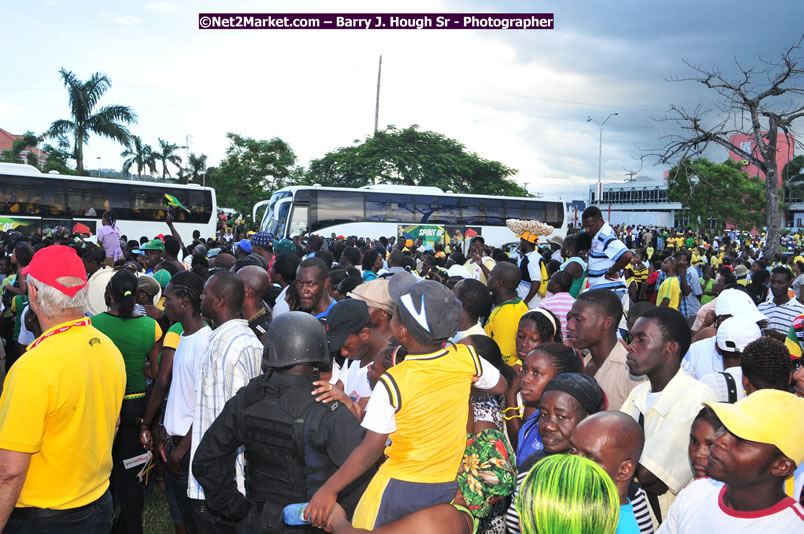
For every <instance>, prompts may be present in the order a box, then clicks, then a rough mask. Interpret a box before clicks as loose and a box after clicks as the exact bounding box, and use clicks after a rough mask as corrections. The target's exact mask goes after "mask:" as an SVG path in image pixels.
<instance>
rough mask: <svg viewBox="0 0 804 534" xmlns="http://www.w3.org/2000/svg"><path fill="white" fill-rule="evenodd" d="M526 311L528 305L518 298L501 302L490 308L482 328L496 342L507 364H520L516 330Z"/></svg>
mask: <svg viewBox="0 0 804 534" xmlns="http://www.w3.org/2000/svg"><path fill="white" fill-rule="evenodd" d="M527 311H528V306H527V305H526V304H525V303H524V302H522V299H520V298H515V299H513V300H509V301H508V302H503V303H502V304H500V305H499V306H497V307H496V308H494V310H492V312H491V315H490V316H489V320H488V322H487V323H486V326H485V328H484V330H485V331H486V334H488V336H489V337H490V338H491V339H493V340H494V341H496V342H497V345H498V346H499V347H500V352H501V353H502V357H503V360H504V361H505V363H506V364H508V365H515V364H519V365H521V364H522V362H521V361H519V356H518V355H517V353H516V332H517V330H519V320H520V319H521V318H522V316H523V315H525V313H527Z"/></svg>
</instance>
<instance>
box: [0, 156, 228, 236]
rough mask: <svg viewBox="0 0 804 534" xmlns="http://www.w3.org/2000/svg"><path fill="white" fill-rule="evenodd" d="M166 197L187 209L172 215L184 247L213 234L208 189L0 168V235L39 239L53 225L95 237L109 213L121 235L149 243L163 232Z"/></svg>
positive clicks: (29, 168) (211, 192) (21, 167)
mask: <svg viewBox="0 0 804 534" xmlns="http://www.w3.org/2000/svg"><path fill="white" fill-rule="evenodd" d="M165 193H168V194H170V195H173V196H174V197H176V198H177V199H178V200H179V202H181V203H182V205H183V206H185V207H186V208H187V209H189V210H190V213H187V212H185V211H183V210H176V209H174V210H173V212H174V213H173V216H174V225H175V227H176V230H177V231H178V232H179V234H180V235H181V237H182V239H183V240H184V242H185V243H187V244H189V243H191V242H192V236H193V231H194V230H198V231H200V232H201V236H202V237H213V236H214V235H215V224H216V215H217V211H216V204H215V190H214V189H212V188H209V187H201V186H200V185H177V184H166V183H159V182H139V181H133V180H116V179H112V178H98V177H90V176H66V175H61V174H56V173H55V172H53V173H51V174H44V173H41V172H39V170H38V169H37V168H36V167H33V166H31V165H22V164H18V163H0V230H4V231H7V232H8V231H11V230H15V231H19V232H22V233H27V234H32V233H43V234H44V233H47V232H48V231H49V230H52V229H53V228H55V227H57V226H63V227H65V228H69V229H70V230H71V231H78V232H81V231H85V229H84V227H86V228H87V229H89V231H90V232H91V234H92V235H95V234H96V233H97V230H98V229H99V228H100V227H101V216H102V215H103V212H104V211H106V210H109V209H110V210H112V211H113V212H114V213H115V214H116V215H117V225H118V226H119V227H120V232H121V234H122V235H125V236H127V237H128V238H129V239H137V240H138V239H139V238H140V236H146V237H148V238H153V237H154V236H156V235H158V234H167V233H168V227H167V225H166V224H165V217H166V215H167V208H166V207H165ZM79 225H82V226H79Z"/></svg>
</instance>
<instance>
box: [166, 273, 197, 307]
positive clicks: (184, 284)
mask: <svg viewBox="0 0 804 534" xmlns="http://www.w3.org/2000/svg"><path fill="white" fill-rule="evenodd" d="M168 286H169V287H170V289H171V291H173V293H175V294H176V296H177V297H181V298H185V299H187V300H188V301H189V302H190V306H192V307H193V310H194V311H199V310H200V309H201V293H203V291H204V279H203V278H201V277H200V276H198V275H197V274H196V273H194V272H191V271H182V272H180V273H177V274H176V276H174V277H173V278H171V279H170V282H169V283H168Z"/></svg>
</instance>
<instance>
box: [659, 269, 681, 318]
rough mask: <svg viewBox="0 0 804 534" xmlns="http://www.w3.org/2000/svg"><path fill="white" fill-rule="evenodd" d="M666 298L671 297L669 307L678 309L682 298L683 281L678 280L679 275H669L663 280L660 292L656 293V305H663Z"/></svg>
mask: <svg viewBox="0 0 804 534" xmlns="http://www.w3.org/2000/svg"><path fill="white" fill-rule="evenodd" d="M666 298H669V299H670V304H669V306H668V307H670V308H673V309H674V310H677V309H678V304H679V302H680V300H681V283H680V282H679V281H678V277H677V276H668V277H667V279H666V280H665V281H664V282H662V285H660V286H659V293H658V294H657V295H656V305H657V306H659V305H661V303H662V302H663V301H664V299H666Z"/></svg>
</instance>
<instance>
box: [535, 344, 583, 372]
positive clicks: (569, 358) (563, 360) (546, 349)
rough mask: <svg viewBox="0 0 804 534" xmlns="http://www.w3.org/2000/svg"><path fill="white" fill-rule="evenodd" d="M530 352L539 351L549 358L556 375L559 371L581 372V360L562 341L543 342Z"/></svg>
mask: <svg viewBox="0 0 804 534" xmlns="http://www.w3.org/2000/svg"><path fill="white" fill-rule="evenodd" d="M531 352H541V353H542V354H545V355H546V356H548V357H549V358H550V361H551V362H552V364H553V368H554V369H555V370H556V375H559V374H561V373H582V372H583V360H581V357H580V356H578V353H577V352H575V349H573V348H570V347H568V346H566V345H564V344H562V343H543V344H541V345H539V346H538V347H536V348H535V349H533V351H531Z"/></svg>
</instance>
